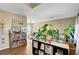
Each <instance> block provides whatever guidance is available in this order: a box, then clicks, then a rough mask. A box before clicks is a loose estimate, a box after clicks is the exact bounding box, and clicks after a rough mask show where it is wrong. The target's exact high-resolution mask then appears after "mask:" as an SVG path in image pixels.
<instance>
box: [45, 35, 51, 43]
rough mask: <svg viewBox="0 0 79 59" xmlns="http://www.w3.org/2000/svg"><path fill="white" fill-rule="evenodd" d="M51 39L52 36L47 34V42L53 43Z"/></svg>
mask: <svg viewBox="0 0 79 59" xmlns="http://www.w3.org/2000/svg"><path fill="white" fill-rule="evenodd" d="M51 41H52V36H49V35H47V36H46V42H49V43H51Z"/></svg>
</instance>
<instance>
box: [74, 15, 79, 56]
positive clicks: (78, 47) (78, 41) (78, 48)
mask: <svg viewBox="0 0 79 59" xmlns="http://www.w3.org/2000/svg"><path fill="white" fill-rule="evenodd" d="M74 38H75V40H76V54H77V55H79V15H78V16H77V17H76V22H75V35H74Z"/></svg>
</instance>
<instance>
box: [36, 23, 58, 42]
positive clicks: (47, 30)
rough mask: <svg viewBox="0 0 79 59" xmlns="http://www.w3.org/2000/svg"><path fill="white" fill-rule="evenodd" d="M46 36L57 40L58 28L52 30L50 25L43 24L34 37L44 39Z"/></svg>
mask: <svg viewBox="0 0 79 59" xmlns="http://www.w3.org/2000/svg"><path fill="white" fill-rule="evenodd" d="M47 36H50V37H51V39H52V37H54V38H55V39H56V41H58V40H59V30H58V29H57V30H54V29H53V28H52V27H50V25H48V24H45V25H44V26H43V27H41V28H40V29H39V30H38V31H37V32H36V34H35V37H36V38H37V39H42V40H43V39H46V37H47Z"/></svg>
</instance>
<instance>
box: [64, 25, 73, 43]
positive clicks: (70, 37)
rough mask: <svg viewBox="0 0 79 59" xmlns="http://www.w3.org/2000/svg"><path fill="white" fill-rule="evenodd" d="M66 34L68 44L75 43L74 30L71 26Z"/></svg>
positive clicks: (67, 28)
mask: <svg viewBox="0 0 79 59" xmlns="http://www.w3.org/2000/svg"><path fill="white" fill-rule="evenodd" d="M64 32H65V34H66V36H67V38H66V39H67V42H73V41H74V36H73V34H74V28H73V26H71V25H70V24H69V25H68V26H67V27H66V28H65V29H64Z"/></svg>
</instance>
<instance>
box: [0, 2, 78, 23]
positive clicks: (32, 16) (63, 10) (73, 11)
mask: <svg viewBox="0 0 79 59" xmlns="http://www.w3.org/2000/svg"><path fill="white" fill-rule="evenodd" d="M0 9H1V10H5V11H8V12H12V13H16V14H20V15H24V16H27V22H28V23H30V22H32V23H37V22H42V21H49V20H55V19H61V18H69V17H74V16H76V15H77V14H78V13H79V4H78V3H41V4H40V3H0Z"/></svg>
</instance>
